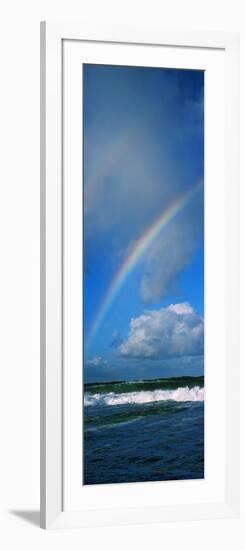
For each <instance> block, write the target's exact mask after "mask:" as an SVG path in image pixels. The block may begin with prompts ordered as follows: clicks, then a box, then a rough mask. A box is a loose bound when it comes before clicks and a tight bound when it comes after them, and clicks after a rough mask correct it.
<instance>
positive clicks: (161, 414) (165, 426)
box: [84, 377, 204, 485]
mask: <svg viewBox="0 0 245 550" xmlns="http://www.w3.org/2000/svg"><path fill="white" fill-rule="evenodd" d="M203 477H204V378H203V377H181V378H180V377H178V378H162V379H158V380H138V381H135V382H106V383H98V384H86V385H85V387H84V484H86V485H87V484H101V483H129V482H140V481H141V482H142V481H166V480H180V479H201V478H203Z"/></svg>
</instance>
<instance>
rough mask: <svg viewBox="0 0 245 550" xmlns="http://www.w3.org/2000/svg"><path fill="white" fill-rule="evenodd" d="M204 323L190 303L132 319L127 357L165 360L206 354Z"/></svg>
mask: <svg viewBox="0 0 245 550" xmlns="http://www.w3.org/2000/svg"><path fill="white" fill-rule="evenodd" d="M203 342H204V322H203V318H202V317H201V316H199V315H197V313H196V311H195V310H194V309H193V308H192V307H191V305H190V304H188V303H187V302H184V303H181V304H171V305H170V306H168V307H163V308H161V309H159V310H151V311H146V312H145V313H144V314H143V315H140V317H136V318H134V319H131V322H130V330H129V335H128V339H127V340H126V341H124V342H123V343H122V344H121V345H120V346H119V347H118V351H119V353H120V355H121V356H123V357H132V358H150V359H165V358H169V357H178V356H181V357H183V356H194V355H201V354H203Z"/></svg>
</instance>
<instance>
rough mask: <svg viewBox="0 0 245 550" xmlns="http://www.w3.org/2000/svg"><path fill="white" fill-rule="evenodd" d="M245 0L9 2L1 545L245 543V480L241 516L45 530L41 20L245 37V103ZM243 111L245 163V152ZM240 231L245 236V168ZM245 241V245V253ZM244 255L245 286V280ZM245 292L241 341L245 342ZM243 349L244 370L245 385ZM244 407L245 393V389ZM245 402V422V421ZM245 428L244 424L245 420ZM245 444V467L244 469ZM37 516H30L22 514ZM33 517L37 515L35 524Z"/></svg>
mask: <svg viewBox="0 0 245 550" xmlns="http://www.w3.org/2000/svg"><path fill="white" fill-rule="evenodd" d="M243 4H244V2H242V0H232V2H231V1H230V2H229V3H228V2H225V0H205V1H204V0H203V1H202V2H200V0H199V1H198V0H184V1H183V0H171V1H168V2H165V1H164V0H159V1H158V0H151V2H149V1H147V2H146V1H145V0H135V1H134V2H133V0H124V1H122V0H120V1H116V0H90V1H89V0H87V1H86V2H82V1H81V0H80V1H79V0H77V1H76V0H69V1H68V0H66V1H62V0H42V1H41V0H35V1H33V0H32V1H31V0H21V1H17V0H14V1H13V0H12V1H11V0H8V1H6V0H5V1H4V3H2V5H1V11H0V15H1V19H0V41H1V44H0V46H1V47H0V57H1V59H0V79H1V85H0V96H1V101H0V135H1V162H0V173H1V177H0V240H1V243H0V254H1V255H0V261H1V264H0V277H1V284H0V323H1V327H0V328H1V330H0V342H1V343H0V368H1V385H0V422H1V429H0V442H1V443H0V445H1V451H0V507H1V516H0V522H1V523H0V545H1V547H2V548H4V550H5V549H9V548H11V549H12V548H17V547H19V546H21V547H24V548H25V549H26V550H29V549H32V548H35V550H36V549H39V548H45V549H49V548H50V549H51V548H53V547H54V545H55V546H57V547H58V548H61V549H63V548H67V546H70V547H72V548H74V549H76V548H81V545H82V544H83V548H84V549H85V548H89V550H90V549H91V550H94V549H97V548H100V549H102V550H104V549H106V550H110V549H114V548H116V549H118V550H121V549H124V548H125V547H127V548H128V549H129V550H131V548H132V549H133V548H134V547H135V546H137V547H138V548H140V549H143V550H144V549H146V548H149V547H151V548H154V547H156V548H158V547H161V548H164V547H166V548H171V549H173V550H175V549H179V548H180V547H181V548H182V549H187V548H188V549H190V550H192V549H194V548H195V549H196V548H198V550H202V549H204V548H207V547H208V546H209V547H211V548H213V547H215V546H216V545H217V544H218V545H219V547H220V548H222V549H223V548H234V550H240V549H242V548H244V546H245V483H244V480H245V476H244V472H242V514H241V519H240V520H227V521H223V520H222V521H221V520H219V521H210V522H189V523H178V524H174V523H173V524H164V525H153V526H149V525H148V526H140V527H137V526H134V527H132V526H130V527H123V528H122V527H113V528H96V529H90V528H89V529H85V530H72V531H59V532H58V531H57V532H50V531H49V532H45V531H42V530H40V529H39V528H38V527H37V523H38V507H39V22H40V20H44V19H60V18H61V19H72V20H74V19H80V20H88V21H92V22H94V21H97V22H104V23H119V22H120V23H126V24H130V23H132V24H143V25H147V24H150V25H153V26H154V25H160V26H162V27H166V28H178V27H179V28H183V27H184V28H187V29H195V30H198V29H203V30H236V31H240V32H241V98H242V97H245V13H244V9H243ZM244 113H245V110H244V104H242V105H241V134H242V136H241V157H242V156H243V151H244V147H245V140H244ZM241 168H242V171H241V229H242V235H243V234H244V232H245V219H243V218H244V204H245V203H244V200H245V192H244V190H243V187H242V182H243V180H244V175H245V174H244V166H242V167H241ZM244 248H245V247H244V240H243V239H242V246H241V249H243V250H244ZM243 250H241V252H242V273H241V281H243V280H244V279H245V256H244V252H243ZM244 306H245V293H244V286H243V288H242V295H241V321H242V325H241V326H242V330H241V340H243V341H244V335H243V333H244V330H245V317H244V314H243V310H244ZM244 360H245V355H244V351H243V350H242V360H241V371H242V372H241V374H242V384H241V388H242V387H243V386H244V380H245V378H244V374H243V364H244ZM241 395H242V401H243V391H241ZM244 409H245V407H244V405H243V404H242V416H243V418H245V410H244ZM242 431H243V432H244V431H245V430H244V421H243V423H242ZM244 451H245V445H244V438H243V440H242V465H243V468H244V467H245V460H244V458H245V452H244ZM25 510H29V514H27V513H24V512H23V511H25ZM28 518H29V519H28Z"/></svg>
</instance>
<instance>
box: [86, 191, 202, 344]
mask: <svg viewBox="0 0 245 550" xmlns="http://www.w3.org/2000/svg"><path fill="white" fill-rule="evenodd" d="M202 186H203V183H202V182H201V183H198V184H196V185H195V186H194V187H192V188H191V189H189V190H188V191H187V192H186V193H184V194H183V195H181V196H180V197H178V198H177V199H176V200H175V201H174V202H173V203H172V204H171V205H170V206H169V207H168V208H167V209H165V210H164V211H163V212H162V214H160V216H159V217H158V218H157V220H156V221H155V222H154V223H153V224H152V225H151V226H150V227H149V228H148V229H147V230H146V231H145V233H144V234H143V235H142V236H141V237H140V238H139V239H138V240H137V241H136V243H135V245H134V247H133V249H132V251H131V252H130V254H129V255H128V256H127V257H126V259H125V261H124V262H123V264H122V265H121V267H120V269H119V270H118V271H117V273H116V274H115V276H114V278H113V279H112V281H111V284H110V286H109V287H108V289H107V292H106V294H105V296H104V299H103V301H102V303H101V306H100V308H99V310H98V312H97V315H96V317H95V319H94V322H93V324H92V327H91V332H90V335H89V338H88V345H90V344H91V342H92V340H93V339H94V337H95V335H96V334H97V332H98V329H99V327H100V325H101V323H102V321H103V320H104V318H105V316H106V314H107V312H108V310H109V309H110V307H111V304H112V302H113V300H114V299H115V297H116V295H117V294H118V292H119V290H120V288H121V287H122V285H123V284H124V282H125V280H126V279H127V277H128V275H129V274H130V273H131V271H132V270H133V269H134V267H135V266H136V264H137V263H138V261H139V260H140V258H141V257H142V256H143V254H144V253H145V252H146V250H147V249H148V248H149V246H150V245H151V244H152V242H153V241H154V240H155V239H156V237H158V235H159V233H160V232H161V231H162V230H163V229H164V228H165V227H166V226H167V225H168V224H169V223H170V222H171V221H172V220H173V219H174V218H175V216H176V215H177V214H178V213H179V212H180V211H181V210H182V209H183V208H184V207H185V206H187V204H188V203H189V202H190V201H191V200H192V199H193V198H194V196H195V195H196V194H197V192H198V191H199V190H200V189H201V187H202Z"/></svg>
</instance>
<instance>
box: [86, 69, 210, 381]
mask: <svg viewBox="0 0 245 550" xmlns="http://www.w3.org/2000/svg"><path fill="white" fill-rule="evenodd" d="M83 83H84V87H83V90H84V99H83V101H84V122H83V132H84V181H83V185H84V266H85V267H84V350H85V351H84V365H85V367H84V372H85V381H96V380H110V379H115V380H116V379H125V380H127V379H142V378H154V377H161V376H182V375H183V374H190V375H195V374H202V373H203V332H204V323H203V313H204V311H203V310H204V297H203V293H204V290H203V287H204V281H203V277H204V274H203V269H204V248H203V233H204V228H203V225H204V222H203V218H204V212H203V208H204V207H203V202H204V199H203V187H202V186H199V187H200V190H199V192H198V193H196V194H195V195H194V196H193V198H192V200H190V201H189V202H188V203H187V204H186V205H185V206H184V207H183V208H182V209H181V210H180V211H179V212H178V213H177V215H176V216H175V217H174V218H173V219H172V220H171V221H170V222H169V223H168V224H167V225H166V226H165V227H164V228H163V229H162V231H161V232H160V233H159V234H158V235H157V237H156V238H155V239H154V240H153V241H152V242H151V243H150V245H149V246H148V247H147V249H146V250H145V252H144V254H143V255H141V257H140V258H139V259H138V261H137V262H136V264H135V265H134V268H133V269H132V270H131V271H130V273H129V274H128V276H127V278H126V279H125V281H124V284H123V285H122V286H121V288H120V289H119V290H118V292H117V293H116V295H115V297H114V299H113V300H111V302H110V307H109V308H108V310H107V313H106V315H105V317H104V318H103V320H102V321H101V323H100V325H99V328H98V330H97V332H96V333H95V334H94V335H93V323H94V320H96V318H97V316H98V312H99V311H100V307H101V303H102V302H103V299H104V297H105V294H106V292H107V289H108V288H109V287H110V285H111V282H112V280H113V278H114V277H115V275H116V274H117V272H118V270H120V267H121V266H122V264H123V263H124V262H125V261H126V260H127V258H128V256H129V255H130V253H131V251H132V250H134V247H135V245H136V244H137V242H138V240H139V239H141V238H142V236H143V235H144V234H145V233H146V231H147V230H148V229H149V227H151V225H152V224H154V222H155V221H156V220H157V218H158V217H159V216H160V215H161V214H162V213H163V212H164V211H165V210H166V209H167V208H169V207H170V206H171V205H172V204H173V203H174V202H175V201H176V200H177V199H178V198H179V197H180V196H181V195H183V194H185V193H188V191H190V190H191V189H192V187H193V188H194V187H195V186H196V185H197V184H198V183H200V182H203V179H204V114H203V112H204V103H203V96H204V73H203V72H202V71H189V70H172V69H155V68H140V67H116V66H103V65H84V66H83Z"/></svg>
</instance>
